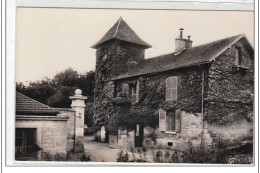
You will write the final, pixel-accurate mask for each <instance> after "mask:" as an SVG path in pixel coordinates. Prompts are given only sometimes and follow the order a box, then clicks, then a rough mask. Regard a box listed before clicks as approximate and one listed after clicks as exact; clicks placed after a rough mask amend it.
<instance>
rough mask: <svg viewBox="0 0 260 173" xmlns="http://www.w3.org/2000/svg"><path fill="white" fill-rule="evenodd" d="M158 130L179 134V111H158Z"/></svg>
mask: <svg viewBox="0 0 260 173" xmlns="http://www.w3.org/2000/svg"><path fill="white" fill-rule="evenodd" d="M159 130H160V131H169V132H170V131H172V132H176V133H180V132H181V110H180V109H177V110H176V111H167V112H166V111H165V110H163V109H160V110H159Z"/></svg>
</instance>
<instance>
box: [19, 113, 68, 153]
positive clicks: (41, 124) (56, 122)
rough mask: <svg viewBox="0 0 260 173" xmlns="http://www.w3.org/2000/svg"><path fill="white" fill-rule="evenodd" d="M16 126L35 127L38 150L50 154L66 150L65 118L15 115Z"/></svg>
mask: <svg viewBox="0 0 260 173" xmlns="http://www.w3.org/2000/svg"><path fill="white" fill-rule="evenodd" d="M15 127H16V128H36V138H37V140H36V142H37V145H38V146H39V147H40V148H41V150H40V151H39V152H41V153H42V152H46V153H49V154H52V155H55V154H63V155H66V152H67V119H66V118H61V117H48V116H45V117H39V116H38V117H36V118H35V117H32V116H29V117H28V116H27V118H25V117H24V116H23V118H22V117H21V116H19V117H16V122H15Z"/></svg>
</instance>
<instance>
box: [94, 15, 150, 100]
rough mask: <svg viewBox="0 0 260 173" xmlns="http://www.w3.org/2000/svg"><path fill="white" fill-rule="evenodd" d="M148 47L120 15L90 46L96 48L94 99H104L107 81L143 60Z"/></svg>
mask: <svg viewBox="0 0 260 173" xmlns="http://www.w3.org/2000/svg"><path fill="white" fill-rule="evenodd" d="M150 47H151V45H149V44H148V43H146V42H145V41H143V40H142V39H141V38H140V37H139V36H138V35H137V34H136V33H135V32H134V31H133V30H132V29H131V28H130V27H129V26H128V24H127V23H126V22H125V21H124V20H123V19H122V17H120V18H119V19H118V21H117V22H116V23H115V24H114V25H113V26H112V27H111V28H110V29H109V31H108V32H107V33H106V34H105V35H104V36H103V37H102V38H101V39H100V40H99V41H98V42H97V43H96V44H94V45H93V46H92V48H94V49H96V83H95V101H97V100H103V99H104V98H103V97H105V96H104V93H103V92H104V91H103V88H104V87H105V85H106V82H107V81H109V80H111V79H112V78H113V77H116V76H117V75H119V74H123V73H125V72H127V71H128V70H129V69H131V67H132V66H135V65H136V64H138V63H139V62H140V61H142V60H144V53H145V49H147V48H150ZM108 95H110V93H109V94H108ZM110 96H111V95H110Z"/></svg>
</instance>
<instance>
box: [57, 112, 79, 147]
mask: <svg viewBox="0 0 260 173" xmlns="http://www.w3.org/2000/svg"><path fill="white" fill-rule="evenodd" d="M56 109H57V108H56ZM57 110H59V112H60V114H58V115H57V116H59V117H66V118H68V121H67V151H71V150H72V149H73V148H74V135H75V133H76V132H75V112H74V111H73V110H72V109H70V108H58V109H57Z"/></svg>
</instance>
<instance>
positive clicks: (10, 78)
mask: <svg viewBox="0 0 260 173" xmlns="http://www.w3.org/2000/svg"><path fill="white" fill-rule="evenodd" d="M215 2H216V0H215ZM215 2H214V3H209V2H205V0H204V1H203V2H202V0H201V1H200V2H198V1H197V2H195V3H192V5H191V2H180V1H179V2H170V1H167V2H165V1H164V2H162V1H155V0H150V1H148V0H147V1H140V0H139V1H138V0H135V1H115V0H112V1H109V2H108V1H105V0H96V1H94V0H89V1H87V0H77V1H76V0H17V6H19V7H66V8H138V9H195V10H249V11H252V10H254V5H253V4H252V1H243V0H240V1H239V2H240V3H235V4H234V3H230V2H234V0H229V1H228V2H229V3H215ZM222 2H223V0H222ZM225 2H226V1H225ZM6 3H7V4H5V2H3V6H5V5H6V7H7V8H6V10H7V13H6V14H7V16H6V52H5V47H3V53H6V54H5V55H6V59H4V57H3V59H2V70H3V75H5V73H6V78H5V76H3V81H4V80H5V79H6V83H5V84H6V86H7V87H6V90H5V86H3V89H4V90H2V93H3V97H2V103H6V105H3V110H2V111H3V112H2V113H3V114H2V120H3V121H2V127H3V130H4V131H3V132H4V133H5V132H6V135H5V134H4V133H3V134H2V138H3V140H4V139H5V137H7V138H6V141H5V142H6V144H7V145H5V143H2V144H3V147H4V149H5V150H3V154H4V152H6V153H7V155H6V162H4V161H5V160H4V159H3V160H1V161H2V164H3V165H8V166H14V165H13V155H14V153H13V147H12V146H14V139H13V138H11V137H13V134H14V115H15V111H14V110H15V109H14V107H15V102H14V100H15V99H14V98H15V92H14V90H15V82H14V81H15V76H14V71H15V18H16V1H15V0H6ZM255 3H256V4H255V11H256V12H258V9H257V7H258V1H256V2H255ZM187 4H188V5H187ZM4 12H5V10H3V11H2V13H4ZM2 17H5V15H4V14H3V16H2ZM255 30H256V31H258V16H256V17H255ZM4 31H5V29H4ZM3 36H5V35H4V33H3ZM255 38H256V39H255V48H256V51H255V53H256V56H255V57H256V58H255V64H256V67H255V88H256V90H255V96H256V100H255V115H258V113H259V112H258V105H259V104H258V75H259V74H258V64H259V62H258V49H257V48H258V46H259V45H258V32H256V33H255ZM5 61H6V66H5ZM5 70H6V71H5ZM5 93H6V102H5ZM5 106H7V109H5ZM4 111H6V112H4ZM5 113H6V115H5ZM4 115H5V116H4ZM5 121H6V125H7V126H5ZM255 122H258V116H256V118H255ZM258 128H259V127H258V126H256V128H255V129H257V130H258ZM258 145H259V144H258V133H256V132H255V146H256V147H255V153H256V155H255V159H256V160H255V167H218V168H217V171H216V172H219V171H222V172H226V171H227V170H228V169H229V171H232V172H236V173H237V172H238V173H239V172H243V173H244V172H245V171H250V172H256V171H257V166H258ZM4 156H5V155H4ZM4 156H3V158H4ZM29 165H30V166H108V165H110V166H112V165H111V163H91V165H89V162H88V163H83V162H33V164H32V163H28V162H27V163H24V162H17V164H16V166H29ZM113 165H118V164H117V163H113ZM124 165H128V166H140V164H136V163H130V164H124ZM153 165H158V164H153ZM147 166H151V164H148V165H147ZM160 166H169V165H167V164H160ZM174 166H177V167H179V166H185V164H181V165H180V164H178V165H174ZM189 166H190V167H189V168H191V169H189V171H193V172H194V171H195V170H194V168H192V166H203V167H208V166H211V167H212V166H222V165H190V164H189ZM225 166H227V165H225ZM232 166H233V165H232ZM161 168H162V167H160V169H161ZM231 168H232V170H231ZM255 168H256V169H255ZM6 169H7V167H4V170H6ZM59 169H60V168H59ZM66 169H67V168H66ZM175 169H177V168H175ZM182 169H183V167H182V168H180V169H179V168H178V169H177V170H175V171H183V170H182ZM36 170H37V172H43V171H42V170H41V169H35V170H33V171H32V172H35V171H36ZM203 170H204V169H203ZM203 170H202V169H201V170H199V172H204V171H203ZM16 171H19V172H20V171H21V170H20V168H18V169H16ZM26 171H27V172H28V170H26ZM45 171H46V170H45V169H44V172H45ZM206 172H209V170H206ZM211 172H212V170H211ZM213 172H214V171H213Z"/></svg>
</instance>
